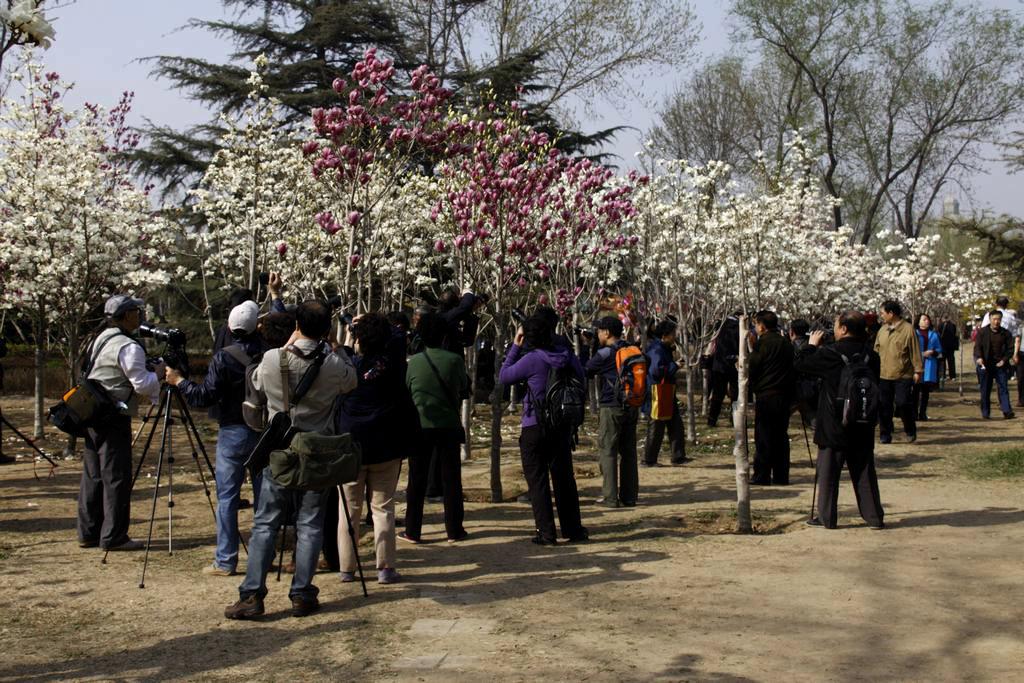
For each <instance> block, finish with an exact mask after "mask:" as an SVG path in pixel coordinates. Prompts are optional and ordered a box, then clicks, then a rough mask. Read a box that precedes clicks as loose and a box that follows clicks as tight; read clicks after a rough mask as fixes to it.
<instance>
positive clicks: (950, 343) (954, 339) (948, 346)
mask: <svg viewBox="0 0 1024 683" xmlns="http://www.w3.org/2000/svg"><path fill="white" fill-rule="evenodd" d="M939 342H940V343H941V344H942V355H944V356H947V355H949V354H950V353H951V352H953V351H956V350H957V349H959V348H960V332H959V330H957V328H956V323H954V322H953V321H952V320H947V321H946V322H944V323H942V324H941V325H939Z"/></svg>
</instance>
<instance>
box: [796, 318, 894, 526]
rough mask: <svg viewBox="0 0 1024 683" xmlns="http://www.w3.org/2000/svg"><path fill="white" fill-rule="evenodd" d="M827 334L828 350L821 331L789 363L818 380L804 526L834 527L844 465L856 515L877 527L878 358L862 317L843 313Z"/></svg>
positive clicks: (880, 523)
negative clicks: (813, 462)
mask: <svg viewBox="0 0 1024 683" xmlns="http://www.w3.org/2000/svg"><path fill="white" fill-rule="evenodd" d="M833 331H834V333H835V339H836V341H835V343H834V344H832V345H830V346H823V342H824V339H825V332H824V331H823V330H816V331H814V332H812V333H811V336H810V340H809V342H808V346H807V348H806V349H804V350H803V351H802V352H801V354H800V356H799V357H798V358H797V360H796V364H795V366H796V370H797V372H800V373H803V374H805V375H807V376H809V377H817V378H819V379H820V380H821V387H820V392H819V397H818V409H817V413H816V415H815V427H814V443H815V444H817V445H818V449H819V450H818V464H817V472H816V477H817V507H816V508H815V514H814V516H813V517H812V518H811V519H810V520H808V522H807V523H808V525H810V526H818V527H824V528H826V529H835V528H836V524H837V516H838V499H839V477H840V475H841V474H842V471H843V464H844V463H845V464H846V468H847V470H849V473H850V480H851V482H852V483H853V490H854V493H855V494H856V496H857V508H858V509H859V510H860V515H861V517H863V518H864V521H865V522H867V525H868V526H869V527H870V528H871V529H876V530H877V529H883V528H885V523H884V521H883V520H884V517H885V512H884V510H883V509H882V503H881V499H880V496H879V493H878V474H877V472H876V471H875V452H874V447H875V422H876V421H877V408H878V377H879V371H880V362H879V357H878V354H876V353H875V352H874V351H872V349H871V345H870V344H869V343H868V335H867V328H866V325H865V320H864V315H863V314H861V313H859V312H857V311H847V312H845V313H843V314H841V315H839V316H837V317H836V319H835V322H834V324H833ZM872 406H874V411H873V410H872Z"/></svg>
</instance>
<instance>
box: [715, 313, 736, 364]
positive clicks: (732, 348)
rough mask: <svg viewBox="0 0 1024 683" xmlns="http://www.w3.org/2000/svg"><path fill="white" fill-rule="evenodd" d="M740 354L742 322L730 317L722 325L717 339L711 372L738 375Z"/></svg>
mask: <svg viewBox="0 0 1024 683" xmlns="http://www.w3.org/2000/svg"><path fill="white" fill-rule="evenodd" d="M739 353H740V321H739V319H738V318H736V317H733V316H729V317H728V318H726V320H725V322H724V323H722V329H720V330H719V331H718V335H717V336H716V337H715V353H714V355H713V356H712V361H711V371H712V372H718V373H723V374H726V375H729V374H733V375H734V374H736V359H737V358H738V357H739Z"/></svg>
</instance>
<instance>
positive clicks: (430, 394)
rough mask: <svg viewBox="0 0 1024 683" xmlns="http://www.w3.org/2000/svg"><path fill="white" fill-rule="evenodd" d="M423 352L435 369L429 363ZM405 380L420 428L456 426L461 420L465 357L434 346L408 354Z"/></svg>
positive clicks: (466, 388) (466, 382) (465, 393)
mask: <svg viewBox="0 0 1024 683" xmlns="http://www.w3.org/2000/svg"><path fill="white" fill-rule="evenodd" d="M426 354H429V359H430V361H433V363H434V367H436V368H437V372H434V369H433V368H431V367H430V363H429V362H428V360H427V355H426ZM438 375H440V377H438ZM442 379H443V380H444V382H443V383H442V381H441V380H442ZM405 382H406V384H407V385H408V386H409V391H410V393H412V400H413V403H415V404H416V409H417V410H418V411H419V413H420V426H421V427H422V428H423V429H457V428H458V427H459V426H460V425H461V424H462V422H461V416H460V414H459V407H460V405H461V403H462V399H464V398H466V397H468V396H469V377H468V376H467V375H466V365H465V361H463V360H462V358H461V357H459V356H458V355H457V354H454V353H452V352H451V351H445V350H443V349H436V348H435V349H427V350H425V351H423V352H422V353H417V354H416V355H414V356H412V357H410V358H409V369H408V370H407V371H406V373H405Z"/></svg>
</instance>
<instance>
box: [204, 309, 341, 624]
mask: <svg viewBox="0 0 1024 683" xmlns="http://www.w3.org/2000/svg"><path fill="white" fill-rule="evenodd" d="M295 317H296V329H295V332H294V333H293V334H292V336H291V339H289V340H288V343H287V344H285V346H283V347H281V348H280V349H271V350H269V351H267V352H266V353H265V354H264V355H263V360H262V361H260V364H259V366H258V367H257V368H256V370H255V372H254V373H253V385H254V386H255V388H256V389H258V390H261V391H263V392H265V393H266V396H267V408H268V413H269V418H270V420H271V422H273V421H274V419H275V416H276V415H277V414H278V413H285V414H288V415H290V417H291V428H292V429H293V430H294V431H298V432H316V433H318V434H333V424H334V421H333V419H332V418H333V412H332V409H333V407H334V400H335V398H336V397H337V396H338V394H344V393H347V392H349V391H352V390H353V389H354V388H355V386H356V382H357V378H356V371H355V368H354V367H353V366H352V361H351V360H350V359H349V357H348V355H347V354H346V353H345V352H344V351H343V350H341V351H339V352H337V353H333V352H331V350H330V347H329V346H328V345H327V344H326V342H325V341H324V339H325V338H326V337H327V335H328V333H329V332H330V330H331V309H330V308H329V307H328V306H327V305H326V304H325V303H324V302H322V301H305V302H303V303H301V304H299V307H298V309H297V310H296V312H295ZM307 371H311V372H312V373H313V374H312V375H310V374H308V372H307ZM307 378H309V379H311V380H312V381H311V382H310V381H309V379H307ZM304 379H306V381H305V382H303V380H304ZM300 385H302V390H301V391H300ZM325 499H326V493H325V491H323V490H296V489H289V488H285V487H284V486H282V485H281V484H280V483H278V482H277V481H275V480H274V477H273V476H272V475H271V468H270V466H269V465H268V466H267V467H266V468H265V469H264V470H263V482H262V484H261V488H260V495H259V500H258V503H257V507H256V517H255V520H254V522H253V530H252V538H251V539H250V542H249V561H248V564H247V566H246V572H245V580H244V581H243V582H242V585H241V586H239V588H238V593H239V600H238V602H236V603H235V604H233V605H230V606H228V607H227V608H226V609H225V610H224V616H225V617H227V618H228V619H253V618H255V617H258V616H260V615H262V614H263V598H264V597H265V596H266V594H267V572H269V571H270V565H271V563H272V562H273V560H274V538H275V536H276V535H277V532H278V530H279V529H280V528H281V524H283V523H284V522H285V520H286V519H288V517H289V516H290V515H289V513H294V517H295V535H296V544H295V573H294V574H293V575H292V585H291V590H290V591H289V593H288V597H289V598H291V601H292V615H293V616H296V617H304V616H306V615H308V614H311V613H312V612H314V611H316V610H317V609H318V608H319V607H320V603H319V601H318V600H317V594H318V592H319V591H318V590H317V588H316V586H314V585H313V575H314V574H315V573H316V566H317V560H318V558H319V557H320V549H321V546H322V545H323V537H324V528H323V527H324V511H325V509H324V500H325Z"/></svg>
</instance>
